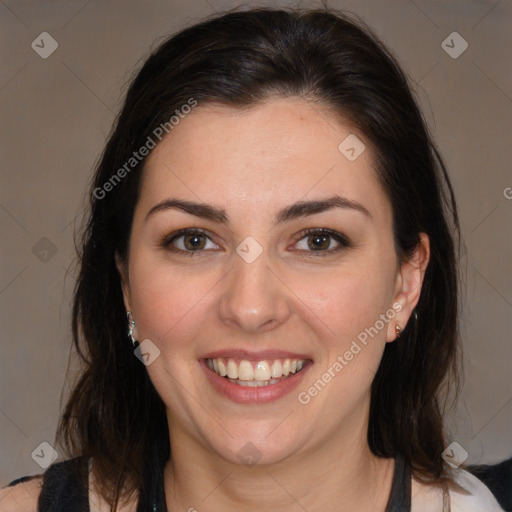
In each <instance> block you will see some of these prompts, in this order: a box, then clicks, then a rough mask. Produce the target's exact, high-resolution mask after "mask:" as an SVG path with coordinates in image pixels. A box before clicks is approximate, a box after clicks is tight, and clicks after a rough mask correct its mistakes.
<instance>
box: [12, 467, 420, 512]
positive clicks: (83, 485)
mask: <svg viewBox="0 0 512 512" xmlns="http://www.w3.org/2000/svg"><path fill="white" fill-rule="evenodd" d="M30 478H34V477H22V478H18V479H16V480H13V481H12V482H11V483H10V484H9V486H13V485H16V484H19V483H21V482H25V481H27V480H29V479H30ZM149 489H150V494H151V496H149V499H148V500H147V501H146V503H143V502H140V503H139V505H138V506H137V512H167V507H166V504H165V491H164V485H163V475H162V477H161V478H159V479H158V481H157V482H154V483H153V485H151V486H149ZM142 501H144V500H142ZM410 511H411V469H410V466H409V464H407V463H406V462H405V461H404V459H403V458H401V457H397V458H396V460H395V472H394V476H393V483H392V486H391V494H390V496H389V501H388V504H387V506H386V510H385V512H410ZM37 512H90V509H89V464H88V460H87V459H86V458H83V457H75V458H73V459H68V460H65V461H61V462H56V463H53V464H52V465H51V466H50V467H49V468H48V469H47V470H46V471H45V472H44V474H43V485H42V490H41V494H40V495H39V501H38V506H37Z"/></svg>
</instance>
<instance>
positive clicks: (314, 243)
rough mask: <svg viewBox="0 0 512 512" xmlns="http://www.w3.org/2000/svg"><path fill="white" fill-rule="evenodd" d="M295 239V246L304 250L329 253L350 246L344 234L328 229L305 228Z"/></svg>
mask: <svg viewBox="0 0 512 512" xmlns="http://www.w3.org/2000/svg"><path fill="white" fill-rule="evenodd" d="M297 239H298V243H297V244H296V247H297V248H298V250H299V251H305V252H317V253H324V254H325V253H327V254H330V253H334V252H338V251H341V250H342V249H344V248H347V247H350V246H351V244H350V241H349V240H348V238H347V237H346V236H345V235H343V234H341V233H338V232H336V231H331V230H329V229H307V230H304V231H302V232H301V233H299V235H297ZM319 255H320V254H319Z"/></svg>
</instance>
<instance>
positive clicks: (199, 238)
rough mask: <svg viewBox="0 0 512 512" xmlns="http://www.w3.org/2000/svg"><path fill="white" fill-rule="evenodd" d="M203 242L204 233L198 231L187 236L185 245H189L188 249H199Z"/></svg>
mask: <svg viewBox="0 0 512 512" xmlns="http://www.w3.org/2000/svg"><path fill="white" fill-rule="evenodd" d="M202 242H203V235H202V234H200V233H198V234H195V235H188V237H185V245H186V246H187V249H197V248H198V247H200V246H201V244H202Z"/></svg>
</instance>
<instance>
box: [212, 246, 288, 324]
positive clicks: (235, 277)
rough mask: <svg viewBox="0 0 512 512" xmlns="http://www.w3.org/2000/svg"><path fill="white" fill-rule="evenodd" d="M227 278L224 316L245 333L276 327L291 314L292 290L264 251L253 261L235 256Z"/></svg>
mask: <svg viewBox="0 0 512 512" xmlns="http://www.w3.org/2000/svg"><path fill="white" fill-rule="evenodd" d="M234 259H235V261H234V265H233V268H232V270H231V272H229V273H228V275H227V276H226V279H225V280H223V281H224V288H223V290H222V295H221V298H220V303H219V315H220V318H221V320H222V321H223V322H224V323H225V324H226V325H229V326H230V327H234V328H237V329H240V330H243V331H244V332H246V333H259V332H265V331H268V330H272V329H275V328H277V327H278V326H280V325H282V324H284V323H285V322H286V320H287V319H288V317H289V316H290V301H289V300H288V299H289V298H288V293H289V290H288V289H287V288H286V286H285V285H284V284H283V282H282V281H281V280H280V279H279V278H278V277H277V275H276V273H275V272H274V271H273V270H272V269H271V267H270V266H269V261H268V258H267V257H266V254H265V251H263V253H262V254H261V255H260V256H259V257H258V258H257V259H256V260H255V261H253V262H251V263H247V262H246V261H244V259H242V258H241V257H238V256H236V257H235V258H234Z"/></svg>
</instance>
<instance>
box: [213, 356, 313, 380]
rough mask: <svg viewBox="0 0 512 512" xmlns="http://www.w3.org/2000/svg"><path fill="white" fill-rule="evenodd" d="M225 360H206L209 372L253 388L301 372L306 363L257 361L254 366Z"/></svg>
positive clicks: (293, 360)
mask: <svg viewBox="0 0 512 512" xmlns="http://www.w3.org/2000/svg"><path fill="white" fill-rule="evenodd" d="M225 361H226V360H225V359H223V358H222V357H216V358H212V359H207V360H206V364H207V366H208V368H210V370H213V371H214V372H215V373H216V374H217V375H220V376H221V377H227V378H228V379H230V380H233V381H236V382H238V383H239V384H241V383H242V384H241V385H248V386H254V385H259V384H254V383H255V382H259V383H262V384H261V385H263V383H268V382H269V381H270V382H271V383H275V382H279V379H281V378H282V377H286V376H288V375H293V374H294V373H297V372H298V371H300V370H302V368H303V367H304V365H305V364H306V361H305V360H303V359H285V360H284V361H283V360H280V359H275V360H274V361H273V362H269V361H258V362H257V363H256V365H253V363H252V362H250V361H247V360H246V359H242V360H241V361H240V364H237V363H236V362H235V361H234V360H233V359H231V358H229V359H227V362H225ZM273 381H274V382H273Z"/></svg>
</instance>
